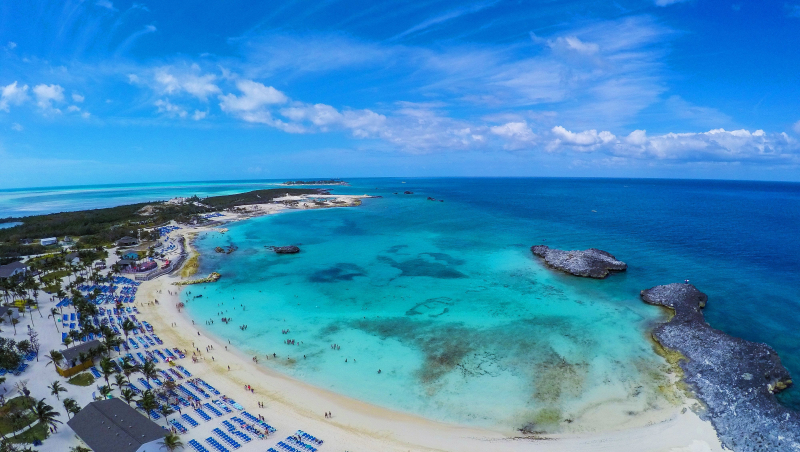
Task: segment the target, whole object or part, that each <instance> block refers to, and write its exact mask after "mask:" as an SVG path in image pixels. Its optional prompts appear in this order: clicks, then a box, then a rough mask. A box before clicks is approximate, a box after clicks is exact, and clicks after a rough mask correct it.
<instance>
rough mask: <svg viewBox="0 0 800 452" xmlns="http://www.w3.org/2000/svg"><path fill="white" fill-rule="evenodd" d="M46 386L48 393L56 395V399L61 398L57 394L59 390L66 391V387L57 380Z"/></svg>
mask: <svg viewBox="0 0 800 452" xmlns="http://www.w3.org/2000/svg"><path fill="white" fill-rule="evenodd" d="M47 388H48V389H50V394H52V395H54V396H56V400H61V398H60V397H59V395H58V393H59V392H67V388H65V387H63V386H61V383H59V382H58V381H54V382H53V383H52V384H50V386H48V387H47Z"/></svg>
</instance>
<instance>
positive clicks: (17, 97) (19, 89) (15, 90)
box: [0, 82, 28, 111]
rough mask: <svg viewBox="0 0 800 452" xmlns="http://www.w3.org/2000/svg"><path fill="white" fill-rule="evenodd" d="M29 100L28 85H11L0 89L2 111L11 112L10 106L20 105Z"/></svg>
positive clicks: (15, 83)
mask: <svg viewBox="0 0 800 452" xmlns="http://www.w3.org/2000/svg"><path fill="white" fill-rule="evenodd" d="M27 99H28V85H22V86H19V84H18V83H17V82H13V83H10V84H8V85H6V86H3V87H2V89H0V110H2V111H9V106H10V105H20V104H22V103H23V102H25V101H26V100H27Z"/></svg>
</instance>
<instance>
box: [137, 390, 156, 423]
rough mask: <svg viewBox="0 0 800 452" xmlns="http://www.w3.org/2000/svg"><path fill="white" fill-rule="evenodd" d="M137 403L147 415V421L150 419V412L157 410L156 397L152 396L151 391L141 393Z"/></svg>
mask: <svg viewBox="0 0 800 452" xmlns="http://www.w3.org/2000/svg"><path fill="white" fill-rule="evenodd" d="M139 403H140V404H141V405H142V409H143V410H144V411H145V412H146V413H147V419H150V410H154V409H156V408H158V402H156V396H154V395H153V391H151V390H149V389H148V390H147V391H145V392H144V393H142V398H141V399H139Z"/></svg>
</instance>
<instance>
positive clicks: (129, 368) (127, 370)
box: [122, 356, 141, 383]
mask: <svg viewBox="0 0 800 452" xmlns="http://www.w3.org/2000/svg"><path fill="white" fill-rule="evenodd" d="M140 370H141V369H140V368H139V365H138V364H133V363H131V358H130V357H128V356H125V357H123V358H122V373H124V374H125V378H127V379H128V383H130V382H131V375H132V374H135V373H136V372H139V371H140Z"/></svg>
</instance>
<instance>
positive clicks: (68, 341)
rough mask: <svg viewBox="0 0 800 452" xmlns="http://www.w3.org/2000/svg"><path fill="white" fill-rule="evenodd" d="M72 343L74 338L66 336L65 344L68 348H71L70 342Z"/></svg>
mask: <svg viewBox="0 0 800 452" xmlns="http://www.w3.org/2000/svg"><path fill="white" fill-rule="evenodd" d="M71 343H72V338H71V337H70V336H67V337H65V338H64V345H66V346H67V348H69V344H71Z"/></svg>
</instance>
